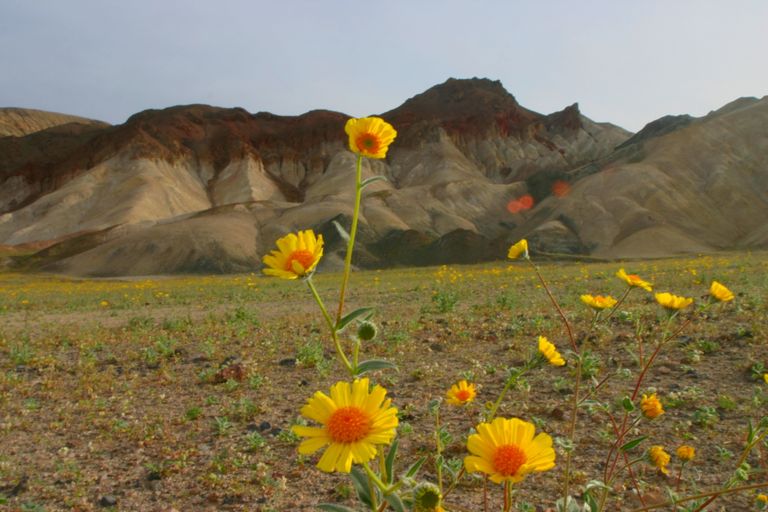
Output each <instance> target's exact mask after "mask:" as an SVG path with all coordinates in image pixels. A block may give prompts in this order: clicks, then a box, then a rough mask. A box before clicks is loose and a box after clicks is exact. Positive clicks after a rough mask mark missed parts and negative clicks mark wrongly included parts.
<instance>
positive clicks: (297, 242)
mask: <svg viewBox="0 0 768 512" xmlns="http://www.w3.org/2000/svg"><path fill="white" fill-rule="evenodd" d="M277 249H278V250H276V251H274V250H273V251H272V252H271V253H270V254H267V255H266V256H264V259H263V260H262V261H263V262H264V264H265V265H266V266H267V267H268V268H265V269H264V273H265V274H267V275H269V276H277V277H282V278H283V279H296V278H297V277H306V276H308V275H310V274H311V273H312V272H313V271H314V270H315V267H316V266H317V263H318V262H319V261H320V258H322V256H323V235H317V238H315V233H314V232H313V231H312V230H311V229H307V230H306V231H299V232H298V233H289V234H288V235H286V236H284V237H283V238H281V239H280V240H278V241H277Z"/></svg>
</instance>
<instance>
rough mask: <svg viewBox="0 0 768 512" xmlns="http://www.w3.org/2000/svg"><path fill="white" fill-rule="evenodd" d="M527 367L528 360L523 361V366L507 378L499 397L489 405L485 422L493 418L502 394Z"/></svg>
mask: <svg viewBox="0 0 768 512" xmlns="http://www.w3.org/2000/svg"><path fill="white" fill-rule="evenodd" d="M529 367H530V362H527V363H525V366H523V368H521V369H520V371H519V372H517V373H514V374H512V375H510V376H509V377H508V378H507V382H506V384H504V389H502V390H501V393H499V397H498V398H497V399H496V401H495V402H493V406H491V410H490V412H488V414H487V415H486V417H485V421H486V423H490V422H491V421H492V420H493V418H494V417H495V416H496V411H497V410H498V409H499V405H501V401H502V400H503V399H504V396H505V395H506V394H507V391H509V389H510V388H511V387H512V385H513V384H515V382H517V380H518V379H519V378H520V377H522V376H523V374H524V373H525V372H527V371H528V369H529Z"/></svg>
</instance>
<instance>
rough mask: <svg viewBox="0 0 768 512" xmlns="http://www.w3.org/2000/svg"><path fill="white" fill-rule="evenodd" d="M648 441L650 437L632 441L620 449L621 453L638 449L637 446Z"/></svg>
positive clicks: (641, 437)
mask: <svg viewBox="0 0 768 512" xmlns="http://www.w3.org/2000/svg"><path fill="white" fill-rule="evenodd" d="M646 439H648V436H640V437H638V438H637V439H633V440H631V441H630V442H628V443H625V444H624V445H622V447H621V448H619V449H620V450H621V451H623V452H628V451H629V450H631V449H633V448H636V447H637V445H639V444H640V443H642V442H643V441H645V440H646Z"/></svg>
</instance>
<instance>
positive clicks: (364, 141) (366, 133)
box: [344, 117, 397, 158]
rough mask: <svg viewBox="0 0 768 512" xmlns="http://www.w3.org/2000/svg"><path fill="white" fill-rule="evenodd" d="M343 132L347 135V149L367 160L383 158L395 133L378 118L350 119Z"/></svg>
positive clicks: (390, 126)
mask: <svg viewBox="0 0 768 512" xmlns="http://www.w3.org/2000/svg"><path fill="white" fill-rule="evenodd" d="M344 131H345V132H347V135H349V149H350V150H351V151H352V152H353V153H357V154H358V155H362V156H367V157H368V158H385V157H386V156H387V149H389V145H390V144H392V141H393V140H395V137H397V131H395V129H394V128H393V127H392V125H391V124H389V123H388V122H386V121H384V120H383V119H381V118H380V117H363V118H360V119H355V118H352V119H350V120H348V121H347V124H346V125H345V126H344Z"/></svg>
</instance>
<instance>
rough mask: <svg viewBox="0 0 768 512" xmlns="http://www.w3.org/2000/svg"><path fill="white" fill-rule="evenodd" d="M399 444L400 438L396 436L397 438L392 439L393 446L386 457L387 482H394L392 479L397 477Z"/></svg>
mask: <svg viewBox="0 0 768 512" xmlns="http://www.w3.org/2000/svg"><path fill="white" fill-rule="evenodd" d="M397 445H398V440H397V438H395V440H394V441H392V446H390V447H389V452H387V458H386V459H384V476H385V478H386V482H387V483H392V480H394V478H395V457H397Z"/></svg>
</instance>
